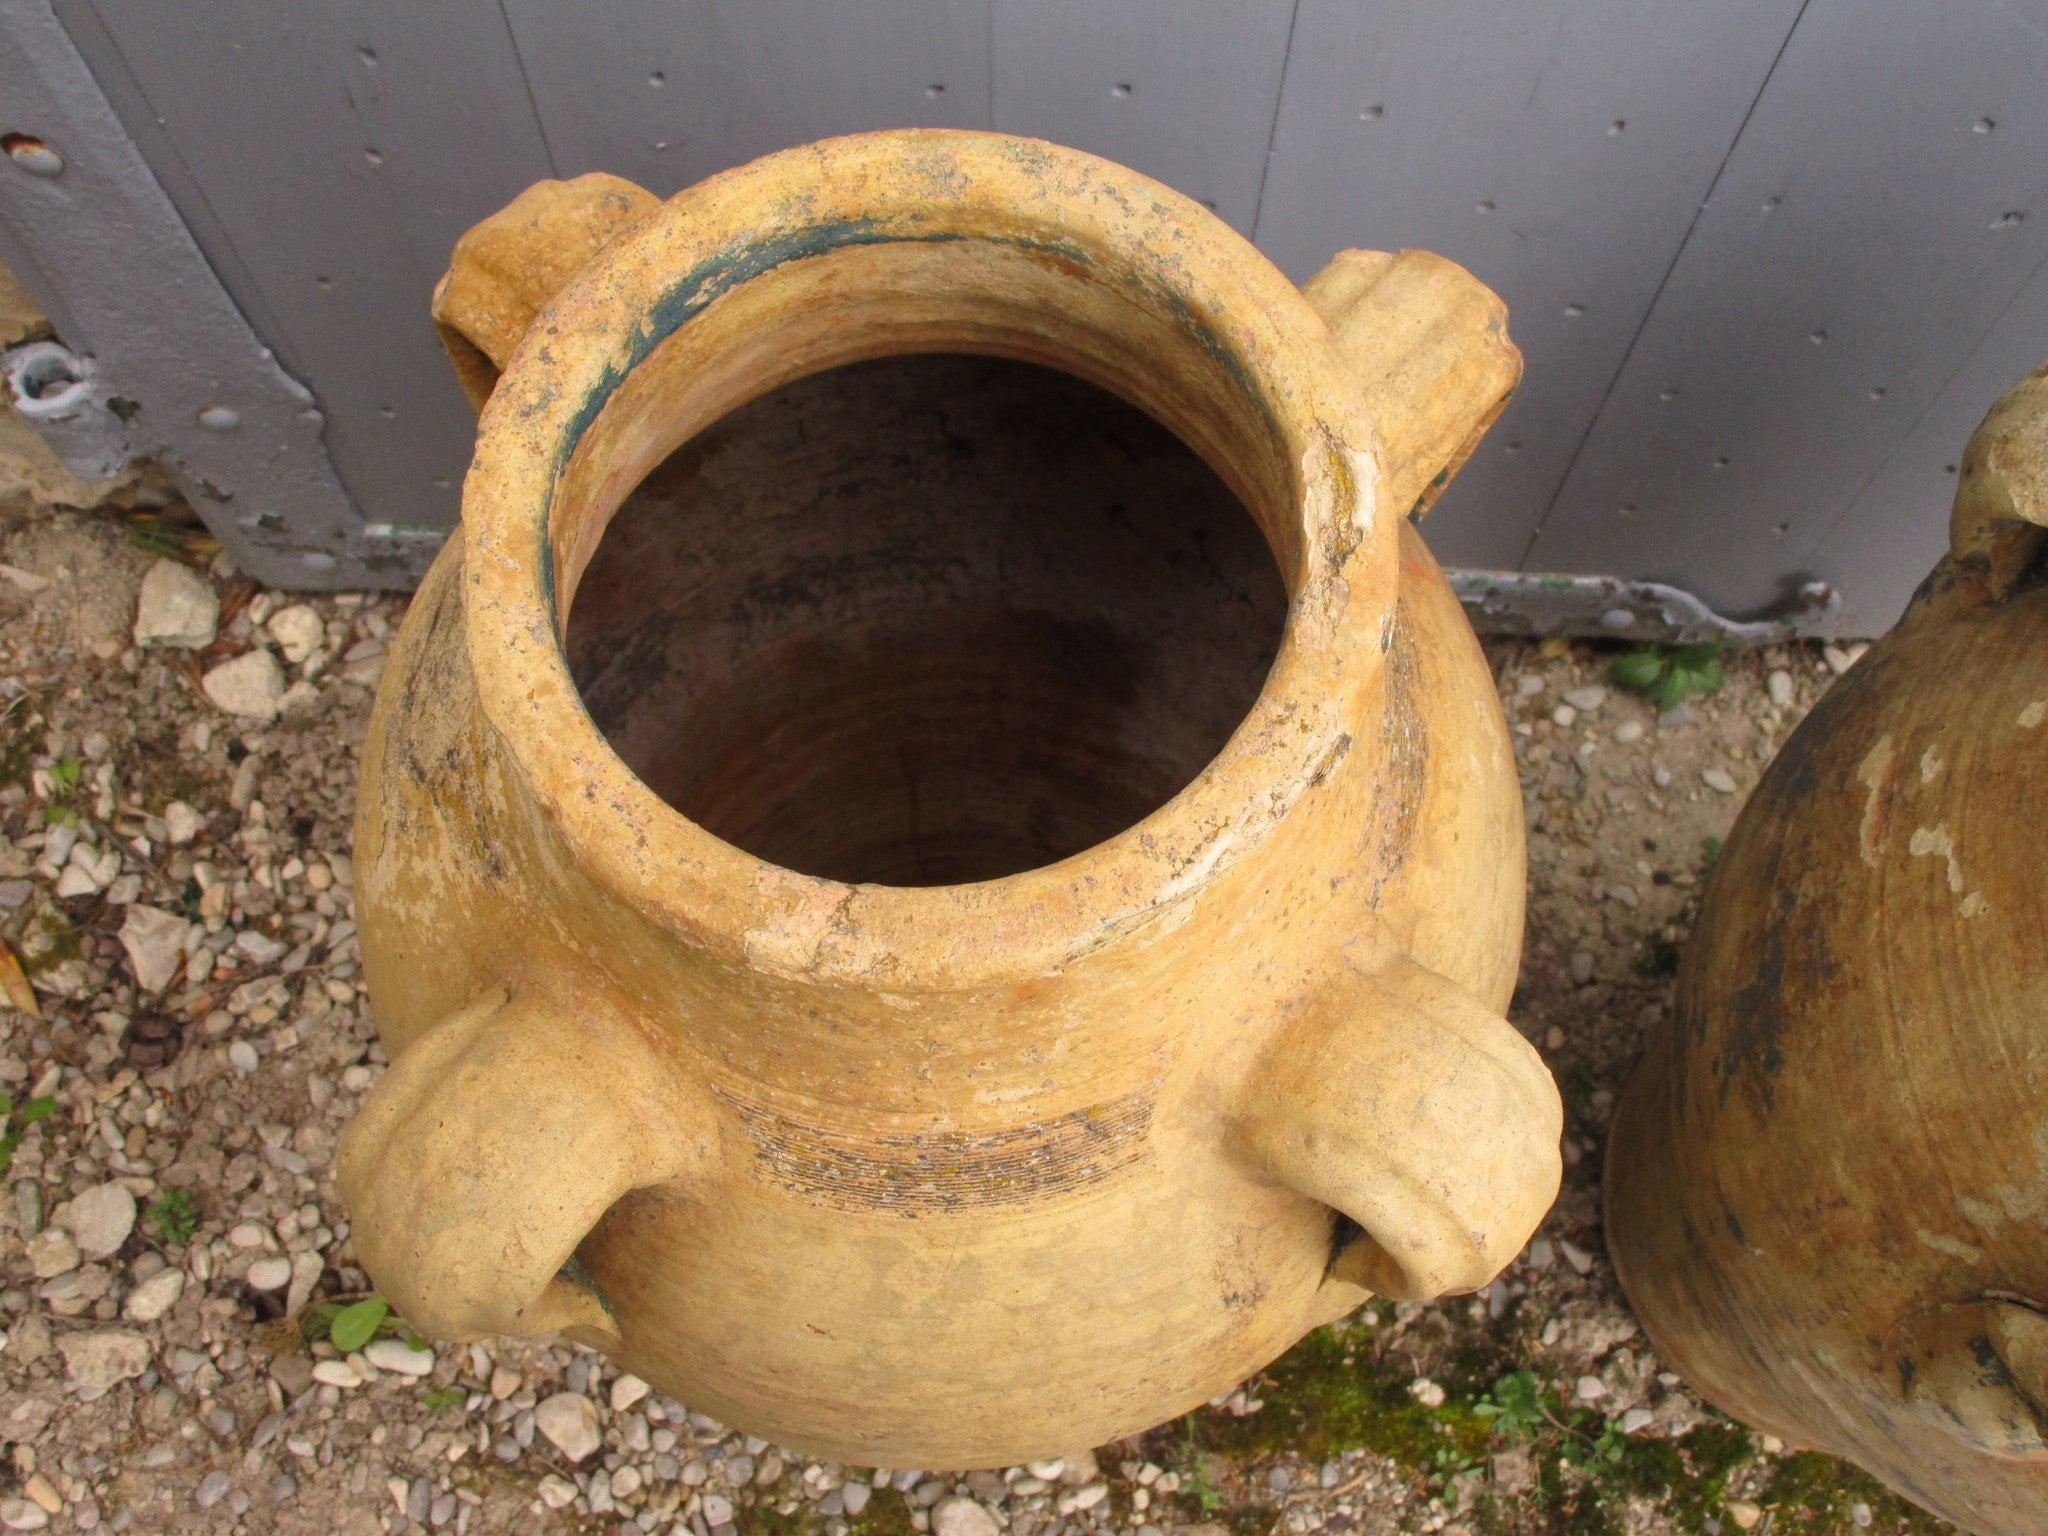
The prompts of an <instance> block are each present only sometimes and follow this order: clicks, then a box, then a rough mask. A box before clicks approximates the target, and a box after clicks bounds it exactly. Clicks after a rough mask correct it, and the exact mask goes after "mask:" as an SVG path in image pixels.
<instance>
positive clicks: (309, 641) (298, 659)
mask: <svg viewBox="0 0 2048 1536" xmlns="http://www.w3.org/2000/svg"><path fill="white" fill-rule="evenodd" d="M263 627H264V628H265V629H267V630H269V631H270V638H271V639H273V640H275V641H276V642H277V648H278V649H279V650H280V651H283V652H284V659H285V660H286V661H288V662H290V663H291V664H292V665H293V666H295V667H298V666H303V665H305V663H306V662H307V661H309V660H311V659H312V657H313V656H314V655H316V654H317V653H318V652H319V650H320V648H321V647H322V646H323V645H325V644H326V643H327V626H326V624H324V623H323V622H321V619H320V615H319V614H318V613H317V612H316V611H315V610H313V609H312V608H310V607H308V606H307V605H306V604H304V603H294V604H292V606H291V607H289V608H280V609H278V610H277V612H275V613H273V614H272V615H271V616H270V621H269V622H268V623H267V624H265V625H264V626H263Z"/></svg>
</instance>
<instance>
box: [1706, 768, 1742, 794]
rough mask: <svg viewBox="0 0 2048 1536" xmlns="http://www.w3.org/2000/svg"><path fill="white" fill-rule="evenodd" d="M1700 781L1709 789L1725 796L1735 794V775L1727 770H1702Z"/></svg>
mask: <svg viewBox="0 0 2048 1536" xmlns="http://www.w3.org/2000/svg"><path fill="white" fill-rule="evenodd" d="M1700 781H1701V782H1702V783H1704V784H1705V785H1706V786H1707V788H1709V789H1712V790H1718V791H1719V792H1720V793H1722V794H1724V795H1732V794H1734V793H1735V788H1736V786H1735V775H1734V774H1732V773H1730V772H1729V771H1728V770H1727V769H1726V768H1702V769H1701V770H1700Z"/></svg>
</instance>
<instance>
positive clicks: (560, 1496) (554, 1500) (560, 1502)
mask: <svg viewBox="0 0 2048 1536" xmlns="http://www.w3.org/2000/svg"><path fill="white" fill-rule="evenodd" d="M534 1492H536V1493H538V1494H539V1495H540V1501H541V1503H543V1504H545V1505H547V1507H548V1508H549V1509H566V1508H568V1506H569V1505H571V1504H573V1503H574V1502H575V1501H576V1485H575V1484H574V1483H572V1482H570V1481H569V1480H568V1479H567V1478H566V1477H557V1476H555V1474H554V1473H552V1472H550V1473H549V1474H548V1475H547V1476H546V1477H544V1478H542V1479H541V1480H540V1486H539V1487H538V1488H536V1489H535V1490H534Z"/></svg>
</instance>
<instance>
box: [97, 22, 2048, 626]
mask: <svg viewBox="0 0 2048 1536" xmlns="http://www.w3.org/2000/svg"><path fill="white" fill-rule="evenodd" d="M56 9H57V13H58V16H59V18H60V19H61V20H62V21H63V23H64V25H65V27H66V29H67V30H68V32H69V34H70V35H71V37H72V38H73V40H74V41H75V42H76V44H77V46H78V48H79V50H80V52H81V53H83V54H84V55H85V57H86V58H87V60H88V61H89V62H90V63H91V65H92V67H93V71H94V74H95V76H96V77H97V78H98V80H99V82H100V84H101V86H102V88H103V89H104V90H105V91H106V94H107V96H108V97H109V99H110V100H111V101H112V102H113V104H114V105H115V107H116V109H117V110H118V111H119V112H120V114H121V117H122V120H123V121H124V123H126V124H127V126H128V128H129V130H130V132H131V133H132V134H133V136H134V137H135V139H136V140H137V142H138V144H139V145H140V147H141V149H142V151H143V153H144V154H145V156H146V157H147V158H148V161H149V163H150V165H151V167H152V168H153V169H154V171H155V173H156V175H157V177H158V179H159V180H160V181H161V182H162V183H163V185H164V187H165V189H166V190H167V191H168V192H169V194H170V196H171V198H172V199H173V201H174V202H175V203H176V205H177V208H178V209H179V211H180V212H181V213H182V214H183V216H184V218H185V220H186V222H187V223H188V224H189V225H190V227H191V229H192V231H193V233H194V235H195V236H196V238H197V239H198V241H199V243H200V245H201V247H202V248H203V249H204V251H205V252H206V254H207V257H208V259H209V260H210V261H211V262H212V264H213V266H214V268H215V270H216V271H217V272H218V273H219V275H220V277H221V279H222V281H223V282H224V283H225V284H226V285H227V287H228V289H229V291H230V292H231V293H232V294H233V296H234V298H235V299H236V301H237V302H238V303H239V304H240V306H241V307H242V309H243V311H244V313H245V314H246V315H247V316H248V317H249V319H250V322H251V323H252V324H253V325H254V326H255V328H256V330H257V331H258V332H259V333H260V334H261V335H262V336H263V338H264V339H265V340H266V341H267V342H268V343H269V344H270V345H271V346H272V347H273V349H274V350H275V351H276V352H277V354H278V356H279V358H280V359H281V360H282V361H283V363H284V365H285V366H286V367H287V368H288V369H290V370H291V371H292V372H293V373H294V374H295V375H296V376H297V377H298V378H299V379H300V380H302V381H303V382H304V383H305V384H306V385H307V386H308V387H309V388H310V389H311V390H312V391H313V392H314V394H315V396H316V397H317V398H318V400H319V402H320V405H321V407H322V409H323V410H324V411H325V413H326V422H327V437H328V445H329V449H330V452H331V453H332V455H333V458H334V460H335V463H336V465H337V467H338V468H339V470H340V472H341V475H342V478H343V480H344V482H345V483H346V484H347V486H348V487H349V489H350V490H351V492H352V493H353V494H354V496H355V497H356V499H357V501H358V503H359V504H360V505H361V506H362V508H363V511H364V515H365V516H366V517H368V518H371V519H374V520H376V521H378V522H389V523H394V524H398V525H401V526H422V527H425V526H447V525H449V524H450V523H452V521H453V519H454V517H455V515H456V510H457V498H458V491H459V485H460V479H461V474H462V469H463V465H464V464H465V462H466V456H467V448H468V442H469V435H470V430H471V421H470V418H469V415H468V412H467V410H466V408H465V407H464V406H463V404H462V401H461V398H460V396H459V394H458V393H457V391H456V390H455V388H454V386H453V383H452V382H451V380H450V379H449V378H448V376H447V373H446V370H445V368H444V367H443V365H442V363H441V361H440V359H439V356H438V354H437V351H436V348H435V345H434V342H433V338H432V335H431V332H430V330H429V328H428V326H427V324H426V319H425V305H426V298H427V294H428V291H429V289H430V287H431V285H432V283H433V280H434V278H435V277H436V275H438V273H439V271H440V270H441V267H442V264H443V262H444V260H445V257H446V253H447V249H448V247H449V245H450V244H451V243H452V241H453V240H454V238H455V236H456V235H457V234H459V233H460V232H461V231H462V229H463V228H465V227H466V226H467V225H468V224H469V223H470V222H472V221H473V220H475V219H476V218H478V217H480V216H482V215H483V214H485V213H487V212H489V211H490V210H492V209H493V208H496V207H498V206H499V205H501V204H502V203H503V202H505V201H506V200H507V199H508V198H509V197H510V196H511V195H512V194H513V193H515V192H516V191H517V190H518V189H519V188H520V187H522V186H524V185H525V184H526V183H528V182H530V181H532V180H534V179H536V178H539V177H543V176H550V175H573V174H576V173H578V172H582V171H586V170H593V169H605V170H611V171H615V172H618V173H620V174H622V175H625V176H628V177H631V178H633V179H635V180H637V181H640V182H642V183H643V184H645V185H647V186H648V187H650V188H652V189H653V190H655V191H657V192H661V193H668V192H671V191H674V190H675V189H677V188H679V187H681V186H684V185H687V184H688V183H689V182H691V181H694V180H696V179H697V178H699V177H701V176H704V175H706V174H709V173H710V172H713V171H716V170H718V169H720V168H721V167H724V166H727V165H730V164H734V163H737V162H739V161H742V160H745V159H747V158H750V157H752V156H754V155H758V154H761V153H764V152H766V151H769V150H773V149H776V148H779V147H782V146H784V145H788V144H792V143H800V142H803V141H805V140H808V139H812V138H816V137H819V136H822V135H826V134H831V133H838V132H846V131H851V130H856V129H865V128H879V127H888V126H896V125H906V124H918V123H931V124H954V125H963V126H977V127H995V128H999V129H1004V130H1007V131H1013V132H1019V133H1029V134H1036V135H1039V136H1043V137H1047V138H1053V139H1058V140H1061V141H1064V142H1066V143H1070V144H1075V145H1078V146H1079V147H1081V148H1084V149H1088V150H1092V151H1095V152H1097V153H1100V154H1105V155H1108V156H1111V157H1113V158H1115V159H1118V160H1121V161H1124V162H1126V163H1128V164H1131V165H1133V166H1136V167H1137V168H1138V169H1140V170H1143V171H1145V172H1147V173H1149V174H1152V175H1155V176H1158V177H1160V178H1161V179H1162V180H1165V181H1168V182H1170V183H1172V184H1174V185H1176V186H1178V187H1180V188H1181V189H1183V190H1184V191H1186V192H1188V193H1190V194H1191V195H1193V196H1195V197H1197V198H1199V199H1201V200H1203V201H1205V202H1207V203H1208V204H1209V205H1210V206H1212V207H1214V208H1215V209H1216V211H1217V212H1218V214H1219V215H1220V216H1221V217H1223V218H1224V219H1226V220H1228V221H1229V222H1230V223H1231V224H1233V225H1234V226H1235V227H1237V228H1238V229H1239V230H1241V231H1243V232H1244V233H1246V234H1247V235H1249V236H1251V237H1252V238H1254V239H1255V240H1256V241H1257V242H1258V244H1259V245H1260V246H1261V248H1262V249H1264V250H1265V251H1266V252H1267V254H1268V255H1270V256H1271V257H1272V259H1273V260H1274V261H1275V262H1276V263H1277V264H1278V265H1279V266H1280V267H1281V268H1282V269H1283V270H1285V271H1286V272H1287V273H1288V275H1289V276H1291V277H1293V278H1295V279H1297V280H1299V279H1303V278H1306V277H1307V276H1309V275H1310V274H1311V273H1312V272H1313V271H1314V270H1315V269H1316V268H1317V267H1318V266H1319V265H1320V264H1321V263H1322V261H1323V260H1324V259H1325V258H1326V257H1327V256H1328V255H1329V254H1330V252H1332V251H1333V250H1336V249H1338V248H1340V247H1343V246H1346V245H1368V246H1379V247H1400V246H1425V247H1428V248H1431V249H1434V250H1438V251H1441V252H1443V253H1444V254H1446V255H1448V256H1450V257H1452V258H1454V259H1456V260H1458V261H1460V262H1462V263H1464V264H1465V265H1467V266H1469V267H1470V268H1471V269H1472V270H1473V271H1475V272H1476V273H1478V274H1479V275H1480V276H1481V277H1482V278H1484V279H1485V280H1486V281H1487V282H1489V283H1491V284H1492V285H1494V286H1495V287H1496V288H1498V289H1499V290H1500V292H1501V293H1502V294H1503V295H1504V296H1505V297H1506V298H1507V300H1508V302H1509V304H1510V306H1511V307H1512V311H1513V322H1512V324H1513V329H1514V333H1515V335H1516V337H1517V339H1518V340H1519V341H1520V342H1521V344H1522V346H1523V348H1524V349H1525V351H1526V352H1527V355H1528V360H1529V369H1528V376H1527V380H1526V383H1525V385H1524V387H1523V390H1522V393H1521V395H1520V396H1519V397H1518V399H1517V400H1516V402H1515V403H1514V405H1513V406H1512V407H1511V409H1510V411H1509V413H1508V414H1507V415H1506V416H1505V417H1504V418H1503V419H1502V421H1501V422H1500V424H1499V425H1498V426H1497V427H1496V428H1495V429H1494V431H1493V434H1492V435H1491V436H1490V438H1489V439H1488V441H1487V442H1486V444H1485V445H1484V446H1483V448H1482V449H1481V451H1480V453H1479V454H1478V455H1477V456H1476V457H1475V458H1474V459H1473V461H1472V462H1471V464H1470V465H1469V466H1468V467H1467V468H1466V470H1465V471H1464V474H1463V475H1462V476H1461V478H1460V480H1459V482H1458V484H1457V485H1456V486H1454V487H1453V489H1452V492H1451V494H1449V495H1448V496H1446V497H1445V499H1444V501H1443V503H1442V505H1441V506H1440V507H1439V508H1438V510H1437V511H1436V512H1435V513H1434V514H1433V515H1432V517H1431V520H1430V523H1429V526H1428V533H1429V537H1430V540H1431V542H1432V544H1433V545H1435V547H1436V548H1437V549H1438V551H1439V553H1440V554H1441V555H1442V556H1443V557H1444V558H1445V559H1446V560H1447V561H1448V562H1451V563H1455V564H1461V565H1467V566H1480V567H1490V568H1499V569H1509V570H1513V569H1531V570H1563V571H1575V572H1599V573H1613V574H1622V575H1629V576H1635V577H1645V578H1653V579H1658V580H1663V581H1669V582H1672V583H1674V584H1676V585H1680V586H1683V587H1686V588H1688V589H1690V590H1692V591H1694V592H1696V593H1698V594H1699V595H1701V596H1702V597H1704V598H1706V599H1707V600H1708V601H1709V602H1711V603H1713V604H1715V605H1716V606H1718V607H1721V608H1723V609H1724V610H1727V611H1731V612H1745V613H1746V612H1755V611H1759V610H1764V609H1768V608H1769V607H1770V606H1771V605H1772V604H1773V603H1774V602H1776V601H1778V600H1779V599H1780V598H1781V597H1782V596H1783V595H1784V594H1785V593H1786V592H1787V591H1788V589H1789V587H1790V586H1791V585H1794V584H1796V583H1797V582H1798V581H1800V580H1803V579H1808V578H1820V579H1825V580H1828V581H1831V582H1834V583H1835V584H1836V585H1837V586H1838V587H1839V588H1840V589H1841V591H1842V593H1843V596H1844V600H1845V605H1844V608H1843V610H1842V613H1841V616H1840V620H1839V626H1840V628H1841V630H1842V631H1843V632H1845V633H1869V632H1873V631H1875V630H1877V629H1880V628H1882V627H1883V626H1884V625H1885V624H1887V623H1888V622H1889V621H1890V620H1891V618H1892V617H1893V616H1894V615H1895V614H1896V613H1897V612H1898V610H1899V608H1900V607H1901V606H1902V604H1903V602H1904V601H1905V598H1906V596H1907V595H1908V594H1909V593H1910V591H1911V589H1912V587H1913V585H1914V584H1915V582H1917V580H1918V579H1919V577H1920V576H1921V575H1922V574H1924V572H1925V570H1926V568H1927V566H1928V565H1929V564H1930V563H1931V562H1932V560H1933V559H1934V558H1935V556H1936V554H1937V553H1938V551H1939V548H1940V545H1941V538H1942V529H1943V524H1944V518H1945V509H1946V503H1947V499H1948V496H1949V494H1950V489H1951V486H1952V483H1953V482H1952V478H1951V477H1950V475H1949V473H1948V469H1947V466H1949V465H1951V464H1952V463H1953V462H1954V460H1955V457H1956V454H1957V453H1958V452H1959V450H1960V448H1961V445H1962V442H1963V439H1964V438H1965V437H1966V436H1967V434H1968V432H1969V429H1970V427H1971V426H1972V425H1973V424H1974V422H1975V420H1976V418H1977V417H1978V416H1979V415H1980V414H1981V413H1982V411H1983V410H1984V409H1985V408H1986V407H1987V406H1988V405H1989V404H1990V402H1991V401H1992V400H1993V399H1995V398H1996V396H1997V395H1998V393H1999V392H2000V391H2001V390H2002V389H2003V388H2004V387H2005V386H2006V385H2007V384H2008V383H2010V382H2011V381H2012V380H2013V379H2014V378H2016V377H2018V375H2019V374H2021V373H2023V372H2025V371H2026V370H2027V369H2028V368H2030V367H2031V366H2033V365H2034V364H2035V363H2036V362H2038V361H2039V360H2040V359H2041V357H2042V356H2043V355H2048V275H2044V267H2043V260H2044V257H2048V243H2044V242H2048V209H2042V210H2041V211H2040V213H2039V215H2038V216H2037V215H2036V208H2037V206H2038V204H2039V202H2040V194H2041V192H2042V190H2043V182H2044V179H2048V94H2044V93H2043V92H2042V91H2041V90H2040V89H2039V83H2040V81H2042V80H2043V79H2044V78H2048V5H2044V4H2043V0H2010V3H2000V0H1721V3H1716V4H1711V5H1700V4H1685V5H1680V4H1655V5H1644V4H1641V3H1639V0H1520V3H1515V4H1508V3H1504V0H1439V3H1436V4H1431V5H1422V4H1418V3H1413V0H1407V3H1390V0H1086V3H1082V0H613V3H610V4H607V5H606V6H604V7H602V8H600V9H597V10H593V9H592V8H591V7H588V6H582V5H572V4H569V3H567V0H503V3H502V4H501V3H499V0H433V3H421V0H353V3H348V4H344V3H340V0H298V3H295V4H293V5H289V6H279V5H275V4H259V3H256V0H205V3H201V0H57V4H56ZM138 280H146V275H143V274H138Z"/></svg>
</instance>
